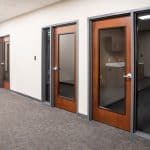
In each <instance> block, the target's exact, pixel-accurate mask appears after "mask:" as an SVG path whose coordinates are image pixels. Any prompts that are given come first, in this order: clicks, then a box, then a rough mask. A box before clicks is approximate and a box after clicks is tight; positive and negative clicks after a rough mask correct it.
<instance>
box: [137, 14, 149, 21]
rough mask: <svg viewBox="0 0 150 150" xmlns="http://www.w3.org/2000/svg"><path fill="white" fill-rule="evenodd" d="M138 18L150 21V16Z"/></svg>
mask: <svg viewBox="0 0 150 150" xmlns="http://www.w3.org/2000/svg"><path fill="white" fill-rule="evenodd" d="M138 18H139V19H140V20H148V19H150V15H144V16H139V17H138Z"/></svg>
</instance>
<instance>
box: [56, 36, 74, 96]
mask: <svg viewBox="0 0 150 150" xmlns="http://www.w3.org/2000/svg"><path fill="white" fill-rule="evenodd" d="M74 49H75V35H74V34H73V33H72V34H62V35H59V69H58V70H59V89H58V93H59V95H60V96H63V97H66V98H69V99H72V98H73V97H74Z"/></svg>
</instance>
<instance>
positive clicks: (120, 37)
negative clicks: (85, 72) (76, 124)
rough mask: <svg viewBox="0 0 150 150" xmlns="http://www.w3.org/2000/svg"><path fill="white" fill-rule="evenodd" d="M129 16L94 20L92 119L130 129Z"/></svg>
mask: <svg viewBox="0 0 150 150" xmlns="http://www.w3.org/2000/svg"><path fill="white" fill-rule="evenodd" d="M130 20H131V19H130V17H129V16H125V17H118V18H112V19H104V20H99V21H93V23H92V28H93V29H92V30H93V39H92V40H93V48H92V53H93V56H92V57H93V62H92V66H93V67H92V68H93V71H92V78H93V79H92V80H93V83H92V86H93V88H92V93H93V94H92V95H93V104H92V107H93V114H92V115H93V119H94V120H97V121H100V122H103V123H106V124H109V125H111V126H115V127H118V128H121V129H124V130H128V131H129V130H130V107H131V78H132V74H131V22H130Z"/></svg>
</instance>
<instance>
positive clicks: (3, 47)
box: [0, 36, 10, 89]
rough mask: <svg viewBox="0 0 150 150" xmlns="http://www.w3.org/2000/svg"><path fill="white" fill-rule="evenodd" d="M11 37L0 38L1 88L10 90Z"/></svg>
mask: <svg viewBox="0 0 150 150" xmlns="http://www.w3.org/2000/svg"><path fill="white" fill-rule="evenodd" d="M9 47H10V46H9V36H5V37H1V38H0V88H6V89H9V88H10V79H9V74H10V73H9V72H10V69H9V68H10V67H9V53H10V52H9Z"/></svg>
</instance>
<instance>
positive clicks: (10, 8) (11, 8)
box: [0, 0, 62, 22]
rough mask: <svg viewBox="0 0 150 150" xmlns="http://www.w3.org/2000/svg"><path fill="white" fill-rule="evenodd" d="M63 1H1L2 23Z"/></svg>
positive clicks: (0, 20) (0, 13) (0, 14)
mask: <svg viewBox="0 0 150 150" xmlns="http://www.w3.org/2000/svg"><path fill="white" fill-rule="evenodd" d="M58 1H62V0H0V22H4V21H6V20H8V19H11V18H13V17H16V16H18V15H22V14H25V13H28V12H31V11H34V10H36V9H39V8H42V7H46V6H48V5H51V4H54V3H56V2H58Z"/></svg>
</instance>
